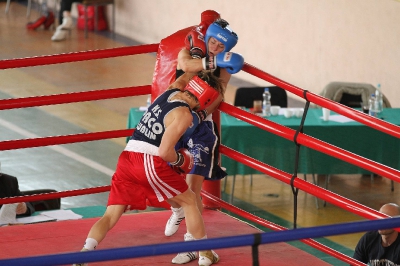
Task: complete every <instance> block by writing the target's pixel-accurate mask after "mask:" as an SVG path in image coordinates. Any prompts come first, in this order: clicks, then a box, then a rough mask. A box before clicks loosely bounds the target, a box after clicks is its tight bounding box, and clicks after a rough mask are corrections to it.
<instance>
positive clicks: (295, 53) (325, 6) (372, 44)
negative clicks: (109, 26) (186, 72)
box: [116, 0, 400, 107]
mask: <svg viewBox="0 0 400 266" xmlns="http://www.w3.org/2000/svg"><path fill="white" fill-rule="evenodd" d="M116 8H117V9H116V13H117V16H116V31H117V33H119V34H122V35H124V36H127V37H130V38H133V39H135V40H137V41H139V42H142V43H158V42H159V41H160V40H161V39H162V38H164V37H166V36H168V35H169V34H172V33H174V32H175V31H177V30H180V29H182V28H185V27H188V26H191V25H195V24H198V23H199V22H200V13H201V12H202V11H204V10H207V9H214V10H216V11H218V12H220V13H221V16H222V17H223V18H224V19H226V20H227V21H228V22H229V23H230V25H231V28H232V29H233V30H234V31H235V32H236V33H237V34H238V35H239V43H238V44H237V46H236V47H235V48H234V49H233V51H234V52H237V53H240V54H242V55H243V56H244V57H245V61H246V62H247V63H249V64H251V65H254V66H256V67H258V68H260V69H262V70H263V71H265V72H267V73H269V74H271V75H273V76H275V77H278V78H280V79H282V80H284V81H286V82H289V83H291V84H293V85H295V86H297V87H300V88H302V89H307V90H309V91H311V92H314V93H319V92H320V91H321V90H322V89H323V87H324V86H325V85H326V84H327V83H329V82H331V81H346V82H363V83H370V84H372V85H374V86H376V84H378V83H380V84H381V86H382V90H383V93H384V94H385V95H386V96H387V97H388V98H389V100H390V102H391V104H392V106H393V107H400V93H398V92H397V90H398V89H399V88H400V73H399V69H400V68H399V66H400V63H399V62H400V15H399V14H400V2H399V1H395V0H246V1H244V0H229V1H227V0H226V1H215V0H213V1H212V0H201V1H200V0H190V1H184V0H168V1H160V0H146V1H143V0H116ZM180 10H185V12H182V11H180ZM235 76H236V77H238V78H241V79H244V80H246V81H249V82H253V83H255V84H257V85H265V84H266V82H264V81H262V80H260V79H258V78H255V77H253V76H251V75H249V74H247V73H245V72H243V71H241V72H240V73H238V74H236V75H235ZM289 96H291V95H289Z"/></svg>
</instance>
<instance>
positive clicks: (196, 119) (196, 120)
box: [182, 110, 207, 139]
mask: <svg viewBox="0 0 400 266" xmlns="http://www.w3.org/2000/svg"><path fill="white" fill-rule="evenodd" d="M192 116H193V121H192V124H191V125H190V126H189V127H188V129H186V131H185V133H183V135H182V139H185V138H187V137H190V136H191V135H192V134H193V132H194V130H195V129H196V127H197V126H198V125H199V124H200V123H201V122H203V120H204V119H205V118H206V117H207V110H201V111H199V112H195V111H192Z"/></svg>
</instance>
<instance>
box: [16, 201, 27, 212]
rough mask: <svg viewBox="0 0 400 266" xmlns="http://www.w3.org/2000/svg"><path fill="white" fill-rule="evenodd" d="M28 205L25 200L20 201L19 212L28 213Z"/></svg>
mask: <svg viewBox="0 0 400 266" xmlns="http://www.w3.org/2000/svg"><path fill="white" fill-rule="evenodd" d="M26 210H27V207H26V204H25V202H20V203H18V205H17V214H24V213H26Z"/></svg>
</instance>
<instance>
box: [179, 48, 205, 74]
mask: <svg viewBox="0 0 400 266" xmlns="http://www.w3.org/2000/svg"><path fill="white" fill-rule="evenodd" d="M177 69H178V70H183V71H184V72H186V73H188V72H192V73H197V72H199V71H201V70H203V63H202V61H201V59H197V58H193V57H192V56H191V55H190V52H189V51H188V50H187V49H186V48H184V49H182V50H181V51H180V52H179V54H178V65H177Z"/></svg>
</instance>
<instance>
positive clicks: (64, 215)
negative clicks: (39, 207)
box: [41, 210, 82, 221]
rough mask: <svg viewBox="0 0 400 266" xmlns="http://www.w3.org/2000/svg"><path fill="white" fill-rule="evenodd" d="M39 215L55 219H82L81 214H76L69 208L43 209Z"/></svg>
mask: <svg viewBox="0 0 400 266" xmlns="http://www.w3.org/2000/svg"><path fill="white" fill-rule="evenodd" d="M41 215H45V216H47V217H51V218H53V219H57V221H63V220H77V219H82V215H79V214H76V213H74V212H73V211H71V210H55V211H45V212H42V213H41Z"/></svg>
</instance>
